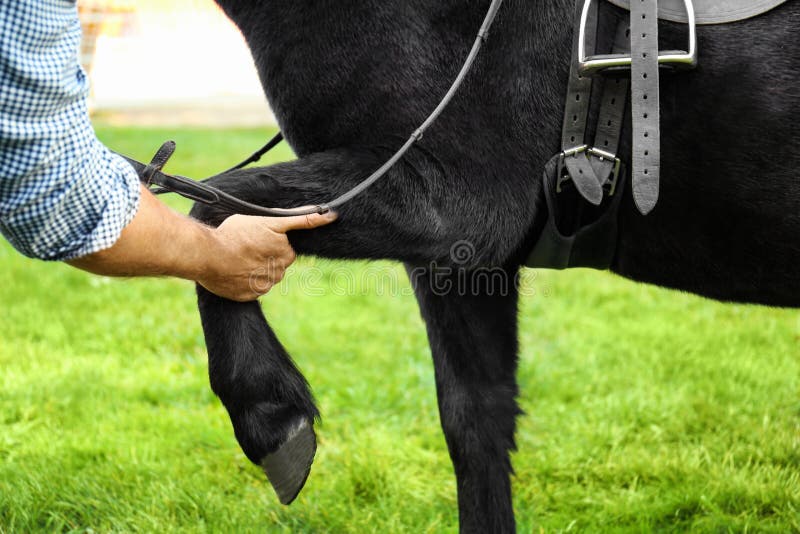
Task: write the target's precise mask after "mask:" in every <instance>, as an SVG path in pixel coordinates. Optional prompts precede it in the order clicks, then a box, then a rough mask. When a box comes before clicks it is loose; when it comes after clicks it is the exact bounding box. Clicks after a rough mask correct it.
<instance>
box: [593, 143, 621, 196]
mask: <svg viewBox="0 0 800 534" xmlns="http://www.w3.org/2000/svg"><path fill="white" fill-rule="evenodd" d="M586 152H587V153H588V154H589V155H590V156H594V157H596V158H599V159H600V161H604V160H608V161H613V162H614V168H613V169H612V170H611V177H610V178H609V179H608V181H607V182H606V183H604V184H603V187H606V186H608V196H609V197H613V196H614V193H616V192H617V183H619V175H620V171H621V170H622V160H620V159H619V158H618V157H617V156H616V155H614V154H612V153H611V152H606V151H605V150H601V149H599V148H594V147H592V148H590V149H589V150H587V151H586Z"/></svg>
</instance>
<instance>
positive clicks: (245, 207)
mask: <svg viewBox="0 0 800 534" xmlns="http://www.w3.org/2000/svg"><path fill="white" fill-rule="evenodd" d="M502 4H503V0H492V3H491V5H490V6H489V11H488V12H487V14H486V17H485V19H484V21H483V24H482V25H481V28H480V30H479V31H478V35H477V37H476V38H475V43H474V44H473V45H472V49H471V50H470V53H469V55H468V56H467V59H466V61H465V62H464V64H463V65H462V67H461V70H460V71H459V73H458V75H457V76H456V79H455V80H454V81H453V84H452V85H451V86H450V89H449V90H448V91H447V94H445V96H444V97H443V98H442V100H441V101H440V102H439V105H438V106H436V109H434V110H433V112H432V113H431V114H430V115H429V116H428V118H427V119H425V121H424V122H423V123H422V125H421V126H420V127H419V128H417V129H416V130H415V131H414V133H412V134H411V137H409V139H408V141H406V142H405V144H404V145H403V146H402V147H400V149H399V150H398V151H397V152H395V154H394V155H393V156H392V157H391V158H389V159H388V160H387V161H386V163H384V164H383V165H381V167H380V168H379V169H378V170H376V171H375V172H373V173H372V174H371V175H369V176H368V177H367V178H365V179H364V180H363V181H362V182H360V183H359V184H358V185H356V186H355V187H353V188H352V189H350V190H349V191H347V192H346V193H344V194H343V195H341V196H339V197H337V198H335V199H333V200H331V201H330V202H327V203H325V204H318V205H314V206H310V207H304V208H266V207H263V206H258V205H256V204H253V203H250V202H246V201H244V200H241V199H239V198H236V197H235V196H233V195H230V194H228V193H225V192H224V191H222V190H220V189H218V188H216V187H213V186H210V185H208V184H207V183H204V181H201V182H198V181H195V180H192V179H190V178H186V177H183V176H178V175H171V174H166V173H164V172H163V171H162V169H163V168H164V166H165V165H166V164H167V161H169V158H170V157H171V156H172V154H173V153H174V152H175V143H174V142H173V141H167V142H166V143H164V144H163V145H162V146H161V148H160V149H159V150H158V152H157V153H156V155H155V156H154V157H153V159H152V161H151V162H150V163H149V164H147V165H145V164H143V163H140V162H138V161H136V160H134V159H131V158H129V157H127V156H122V157H124V158H125V159H126V160H127V161H128V162H129V163H130V164H131V165H132V166H133V168H134V169H135V170H136V172H137V173H138V174H139V179H140V180H141V181H142V183H144V184H145V186H147V187H148V188H152V187H153V186H156V188H155V189H152V190H153V192H154V193H156V194H161V193H177V194H178V195H181V196H182V197H186V198H188V199H190V200H194V201H196V202H200V203H202V204H207V205H209V206H219V207H221V208H223V209H225V210H227V211H230V212H233V213H239V214H242V215H262V216H268V217H291V216H295V215H310V214H312V213H326V212H328V211H330V210H334V209H336V208H338V207H339V206H341V205H343V204H346V203H347V202H349V201H350V200H352V199H353V198H355V197H357V196H358V195H360V194H361V193H363V192H364V191H366V190H367V189H368V188H369V187H371V186H372V185H373V184H374V183H375V182H377V181H378V180H380V179H381V178H383V177H384V176H385V175H386V174H387V173H388V172H389V170H391V168H392V167H394V166H395V164H397V162H398V161H400V160H401V159H402V158H403V156H405V154H406V153H407V152H408V151H409V150H410V149H411V147H413V146H414V145H415V144H416V143H417V142H418V141H419V140H420V139H422V137H423V136H424V135H425V132H426V131H427V130H428V128H430V126H431V125H432V124H433V123H434V122H436V119H438V118H439V116H440V115H441V114H442V113H443V112H444V110H445V109H447V107H448V106H449V105H450V102H451V101H452V100H453V98H454V97H455V95H456V93H458V90H459V89H460V88H461V86H462V85H463V83H464V80H465V79H466V78H467V76H468V75H469V74H470V72H472V69H473V67H474V66H475V60H476V59H477V57H478V54H479V53H480V51H481V48H482V47H483V45H484V43H485V42H486V41H487V39H488V38H489V30H490V29H491V27H492V24H493V23H494V20H495V18H496V17H497V12H498V11H499V10H500V7H501V6H502ZM281 141H283V134H282V133H278V135H276V136H275V137H274V138H272V139H271V140H270V141H269V142H268V143H267V144H266V145H264V147H262V148H261V149H259V150H258V151H257V152H255V153H254V154H253V155H252V156H250V157H249V158H247V159H246V160H245V161H243V162H241V163H240V164H238V165H236V166H235V167H232V168H231V169H228V170H227V171H225V172H224V173H221V174H226V173H228V172H231V171H234V170H238V169H241V168H243V167H245V166H247V165H249V164H251V163H254V162H256V161H258V160H260V159H261V157H262V156H264V154H266V153H268V152H269V151H270V150H272V149H273V148H275V147H276V146H278V144H280V142H281Z"/></svg>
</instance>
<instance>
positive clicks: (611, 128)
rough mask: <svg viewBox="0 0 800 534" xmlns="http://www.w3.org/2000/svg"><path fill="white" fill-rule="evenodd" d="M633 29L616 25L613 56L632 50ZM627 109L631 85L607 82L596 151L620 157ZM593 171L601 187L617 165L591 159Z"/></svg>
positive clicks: (621, 23)
mask: <svg viewBox="0 0 800 534" xmlns="http://www.w3.org/2000/svg"><path fill="white" fill-rule="evenodd" d="M629 35H630V26H629V25H628V24H626V23H625V22H622V21H621V22H620V23H619V24H618V25H617V32H616V35H615V38H614V49H613V51H612V53H614V54H624V53H627V52H628V51H629V50H630V41H629ZM627 105H628V81H627V80H625V79H623V78H619V77H617V78H606V80H605V85H604V87H603V99H602V100H601V103H600V114H599V116H598V119H597V131H596V132H595V137H594V148H595V149H597V150H602V151H603V152H604V153H607V154H609V155H611V156H613V157H618V150H619V141H620V139H621V137H622V128H623V120H624V119H625V109H626V106H627ZM591 161H592V168H594V172H595V174H596V175H597V178H598V179H599V180H600V182H601V183H605V182H607V181H608V180H609V179H610V177H611V173H612V172H614V167H615V162H614V160H613V158H612V159H609V158H608V157H594V158H592V160H591Z"/></svg>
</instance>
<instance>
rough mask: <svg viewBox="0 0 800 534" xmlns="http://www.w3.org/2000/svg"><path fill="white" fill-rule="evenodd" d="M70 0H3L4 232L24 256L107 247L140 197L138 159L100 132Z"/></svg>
mask: <svg viewBox="0 0 800 534" xmlns="http://www.w3.org/2000/svg"><path fill="white" fill-rule="evenodd" d="M80 39H81V27H80V21H79V19H78V12H77V7H76V5H75V2H74V1H70V0H0V232H2V234H3V235H4V236H5V237H6V239H8V240H9V242H11V244H12V245H13V246H14V248H16V249H17V250H19V251H20V252H21V253H23V254H25V255H26V256H30V257H34V258H39V259H43V260H68V259H73V258H77V257H80V256H85V255H87V254H91V253H94V252H98V251H100V250H103V249H106V248H109V247H110V246H112V245H113V244H114V243H115V242H116V241H117V239H119V236H120V234H121V233H122V230H123V228H124V227H125V226H127V224H128V223H129V222H130V221H131V220H132V219H133V217H134V216H135V214H136V211H137V209H138V206H139V180H138V176H137V174H136V172H135V171H134V170H133V168H132V167H131V166H130V165H129V164H128V163H127V162H126V161H125V160H124V159H122V158H121V157H119V156H117V155H116V154H114V153H112V152H111V151H110V150H109V149H108V148H106V147H105V146H104V145H103V144H102V143H101V142H100V141H99V140H98V139H97V137H96V135H95V133H94V129H93V128H92V125H91V122H90V120H89V114H88V110H87V97H88V94H89V84H88V81H87V78H86V75H85V73H84V72H83V70H82V68H81V66H80V63H79V59H78V50H79V45H80Z"/></svg>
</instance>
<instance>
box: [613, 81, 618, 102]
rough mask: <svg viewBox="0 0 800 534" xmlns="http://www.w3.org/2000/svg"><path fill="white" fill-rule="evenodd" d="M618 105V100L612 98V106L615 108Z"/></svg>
mask: <svg viewBox="0 0 800 534" xmlns="http://www.w3.org/2000/svg"><path fill="white" fill-rule="evenodd" d="M617 83H619V82H617ZM616 103H617V99H616V98H612V99H611V105H612V106H613V105H615V104H616Z"/></svg>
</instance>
